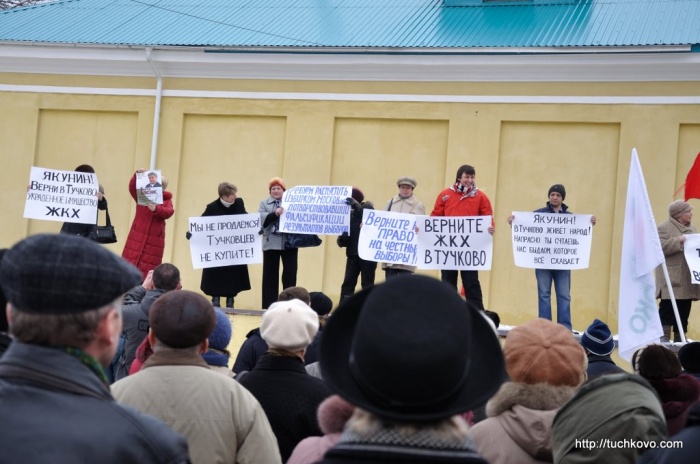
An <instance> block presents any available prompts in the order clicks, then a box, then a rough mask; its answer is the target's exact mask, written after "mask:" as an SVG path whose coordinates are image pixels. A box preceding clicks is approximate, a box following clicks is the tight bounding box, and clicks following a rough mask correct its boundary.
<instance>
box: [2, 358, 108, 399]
mask: <svg viewBox="0 0 700 464" xmlns="http://www.w3.org/2000/svg"><path fill="white" fill-rule="evenodd" d="M0 377H11V378H15V379H21V380H28V381H30V382H32V383H34V384H40V385H48V386H50V387H54V388H56V389H58V390H63V391H66V392H69V393H75V394H77V395H82V396H91V397H93V398H98V399H101V400H104V399H105V396H102V395H99V394H98V393H97V392H95V391H93V390H91V389H89V388H86V387H84V386H82V385H80V384H76V383H73V382H70V381H68V380H65V379H61V378H60V377H54V376H53V375H49V374H47V373H46V372H41V371H37V370H34V369H29V368H27V367H25V366H18V365H15V364H0Z"/></svg>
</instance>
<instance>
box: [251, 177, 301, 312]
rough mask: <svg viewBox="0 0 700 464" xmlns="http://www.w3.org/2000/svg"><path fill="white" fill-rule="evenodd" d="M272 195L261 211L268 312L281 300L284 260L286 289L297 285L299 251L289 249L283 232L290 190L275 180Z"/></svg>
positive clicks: (263, 300)
mask: <svg viewBox="0 0 700 464" xmlns="http://www.w3.org/2000/svg"><path fill="white" fill-rule="evenodd" d="M268 188H269V191H270V196H269V197H268V198H266V199H264V200H263V201H261V202H260V207H259V208H258V212H259V213H260V222H261V223H262V235H263V246H262V249H263V276H262V307H263V309H267V308H268V307H269V306H270V305H271V304H272V303H274V302H275V301H277V296H278V295H279V293H280V292H279V288H280V287H279V286H280V282H279V279H280V277H279V273H280V260H282V266H283V269H282V288H283V289H285V288H288V287H295V286H296V284H297V257H298V255H299V249H298V248H285V242H286V240H285V234H283V233H281V232H280V231H279V223H280V214H282V212H283V211H284V209H283V208H282V206H280V205H281V204H282V195H284V191H285V190H287V188H286V187H285V185H284V181H283V180H282V179H281V178H279V177H273V178H272V179H270V182H269V184H268Z"/></svg>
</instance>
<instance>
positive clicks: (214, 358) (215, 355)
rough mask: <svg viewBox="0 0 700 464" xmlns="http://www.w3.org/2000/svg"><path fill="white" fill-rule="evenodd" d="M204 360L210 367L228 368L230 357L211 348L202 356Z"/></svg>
mask: <svg viewBox="0 0 700 464" xmlns="http://www.w3.org/2000/svg"><path fill="white" fill-rule="evenodd" d="M202 358H204V360H205V361H206V362H207V364H209V365H210V366H226V367H228V360H229V357H228V356H227V355H226V353H224V352H222V351H219V350H215V349H214V348H209V350H208V351H207V352H206V353H204V354H203V355H202Z"/></svg>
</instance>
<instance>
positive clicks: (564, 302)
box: [508, 184, 596, 330]
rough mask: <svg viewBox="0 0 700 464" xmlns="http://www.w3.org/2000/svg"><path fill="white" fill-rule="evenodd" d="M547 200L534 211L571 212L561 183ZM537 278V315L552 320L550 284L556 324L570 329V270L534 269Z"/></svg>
mask: <svg viewBox="0 0 700 464" xmlns="http://www.w3.org/2000/svg"><path fill="white" fill-rule="evenodd" d="M547 196H548V198H549V201H548V202H547V204H546V205H545V207H544V208H540V209H536V210H535V211H534V212H535V213H552V214H571V211H569V207H568V206H566V204H565V203H564V199H565V198H566V189H565V188H564V186H563V185H562V184H554V185H552V186H551V187H549V192H547ZM513 219H515V216H514V215H512V214H511V215H510V216H508V224H510V225H511V227H512V226H513ZM591 224H592V225H595V224H596V218H595V216H591ZM535 277H536V278H537V309H538V317H541V318H543V319H549V320H550V321H551V320H552V284H554V291H556V293H557V324H561V325H563V326H564V327H566V328H567V329H569V330H571V270H569V269H535Z"/></svg>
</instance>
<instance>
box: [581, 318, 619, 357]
mask: <svg viewBox="0 0 700 464" xmlns="http://www.w3.org/2000/svg"><path fill="white" fill-rule="evenodd" d="M581 345H583V347H584V348H586V349H587V350H588V351H590V352H591V353H593V354H595V355H598V356H607V355H609V354H610V353H612V352H613V350H614V349H615V341H614V340H613V337H612V334H611V333H610V329H609V328H608V325H607V324H606V323H605V322H603V321H601V320H599V319H596V320H594V321H593V323H592V324H591V325H589V326H588V328H587V329H586V331H585V332H584V333H583V335H581Z"/></svg>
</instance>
